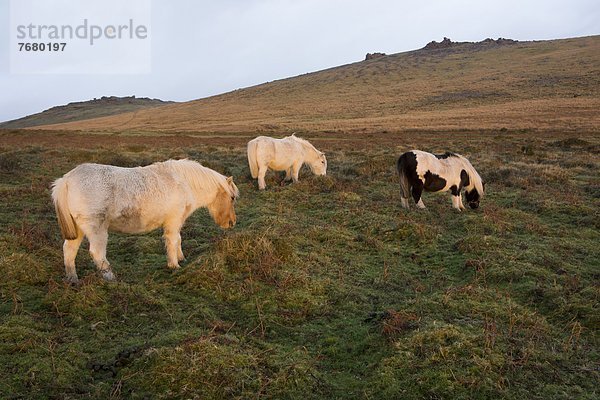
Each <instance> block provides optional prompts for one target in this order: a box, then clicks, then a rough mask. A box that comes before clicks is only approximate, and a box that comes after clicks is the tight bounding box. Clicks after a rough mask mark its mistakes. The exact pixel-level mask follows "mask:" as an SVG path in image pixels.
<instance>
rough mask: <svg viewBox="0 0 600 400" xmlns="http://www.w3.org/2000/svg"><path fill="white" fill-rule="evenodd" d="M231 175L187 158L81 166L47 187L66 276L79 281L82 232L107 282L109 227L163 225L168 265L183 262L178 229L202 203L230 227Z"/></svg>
mask: <svg viewBox="0 0 600 400" xmlns="http://www.w3.org/2000/svg"><path fill="white" fill-rule="evenodd" d="M238 196H239V191H238V189H237V187H236V186H235V184H234V183H233V178H231V177H229V178H226V177H225V176H223V175H221V174H219V173H218V172H216V171H213V170H212V169H209V168H206V167H203V166H202V165H200V164H199V163H197V162H195V161H191V160H168V161H165V162H158V163H155V164H152V165H149V166H147V167H137V168H121V167H114V166H111V165H101V164H81V165H79V166H77V167H76V168H74V169H73V170H71V171H70V172H68V173H66V174H65V175H64V176H63V177H62V178H59V179H57V180H56V181H55V182H54V183H53V185H52V200H53V201H54V206H55V208H56V215H57V217H58V222H59V225H60V230H61V232H62V235H63V237H64V238H65V242H64V245H63V252H64V260H65V270H66V275H67V280H68V281H71V282H73V283H76V282H77V281H78V278H77V272H76V270H75V256H76V255H77V251H78V249H79V246H80V244H81V241H82V240H83V237H84V236H86V237H87V238H88V240H89V242H90V254H91V256H92V258H93V259H94V263H95V264H96V267H97V268H98V270H99V271H100V272H101V273H102V275H103V277H104V278H105V279H106V280H112V279H114V275H113V273H112V271H111V268H110V264H109V263H108V261H107V260H106V244H107V240H108V231H109V230H111V231H116V232H123V233H144V232H149V231H152V230H154V229H157V228H160V227H162V228H163V229H164V237H165V245H166V249H167V258H168V263H167V265H168V267H169V268H178V267H179V261H181V260H183V258H184V257H183V252H182V250H181V235H180V230H181V227H182V226H183V223H184V222H185V220H186V219H187V218H188V217H189V216H190V215H191V214H192V213H193V212H194V211H195V210H196V209H198V208H200V207H206V208H208V211H209V212H210V215H211V216H212V217H213V220H214V221H215V223H217V224H218V225H220V226H221V227H222V228H231V227H233V226H234V225H235V222H236V215H235V209H234V204H235V199H236V198H237V197H238Z"/></svg>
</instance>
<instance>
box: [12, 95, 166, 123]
mask: <svg viewBox="0 0 600 400" xmlns="http://www.w3.org/2000/svg"><path fill="white" fill-rule="evenodd" d="M172 103H173V102H172V101H162V100H159V99H149V98H147V97H144V98H136V97H135V96H131V97H115V96H110V97H101V98H99V99H94V100H89V101H79V102H74V103H69V104H67V105H64V106H57V107H52V108H50V109H48V110H45V111H42V112H40V113H37V114H32V115H28V116H26V117H23V118H19V119H15V120H12V121H7V122H3V123H0V129H20V128H28V127H34V126H38V125H49V124H58V123H65V122H72V121H82V120H86V119H91V118H98V117H105V116H110V115H115V114H122V113H126V112H135V111H138V110H143V109H146V108H154V107H158V106H164V105H166V104H172Z"/></svg>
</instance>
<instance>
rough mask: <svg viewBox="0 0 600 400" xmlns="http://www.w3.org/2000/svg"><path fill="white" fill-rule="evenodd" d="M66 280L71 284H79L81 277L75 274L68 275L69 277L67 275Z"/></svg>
mask: <svg viewBox="0 0 600 400" xmlns="http://www.w3.org/2000/svg"><path fill="white" fill-rule="evenodd" d="M64 280H65V282H66V283H68V284H69V285H73V286H79V278H77V275H75V276H67V277H65V279H64Z"/></svg>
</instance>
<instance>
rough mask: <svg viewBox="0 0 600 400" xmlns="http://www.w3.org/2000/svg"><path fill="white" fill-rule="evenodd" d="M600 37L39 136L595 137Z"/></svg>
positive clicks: (311, 79)
mask: <svg viewBox="0 0 600 400" xmlns="http://www.w3.org/2000/svg"><path fill="white" fill-rule="evenodd" d="M599 64H600V36H593V37H586V38H577V39H567V40H554V41H542V42H523V43H519V44H515V45H511V46H502V47H492V48H481V47H478V46H477V45H469V44H465V45H462V46H458V47H456V48H453V49H450V50H433V51H422V50H419V51H413V52H407V53H400V54H394V55H390V56H387V57H383V58H379V59H376V60H369V61H363V62H358V63H354V64H349V65H345V66H341V67H337V68H331V69H328V70H324V71H320V72H316V73H311V74H306V75H301V76H298V77H294V78H289V79H284V80H279V81H274V82H270V83H266V84H263V85H258V86H254V87H251V88H248V89H243V90H237V91H234V92H230V93H226V94H223V95H219V96H214V97H210V98H206V99H201V100H195V101H190V102H187V103H181V104H175V105H169V106H165V107H161V108H158V109H156V108H155V109H152V110H140V111H137V112H135V113H127V114H121V115H117V116H110V117H105V118H97V119H92V120H87V121H79V122H73V123H66V124H57V125H48V126H43V127H42V128H43V129H60V130H85V131H129V132H156V131H158V132H168V133H176V132H222V133H225V132H227V133H235V132H247V133H249V132H254V133H255V132H282V131H284V132H285V131H317V132H328V131H329V132H331V131H334V132H342V131H343V132H359V133H366V132H382V131H391V132H396V131H406V130H411V129H433V130H442V129H443V130H457V129H458V130H460V129H470V130H476V129H481V128H485V129H501V128H508V129H536V130H547V129H555V130H568V131H574V130H578V131H580V132H581V131H597V129H598V126H600V115H599V114H598V112H597V110H598V109H599V108H600V91H599V88H600V80H599V78H598V73H597V66H598V65H599Z"/></svg>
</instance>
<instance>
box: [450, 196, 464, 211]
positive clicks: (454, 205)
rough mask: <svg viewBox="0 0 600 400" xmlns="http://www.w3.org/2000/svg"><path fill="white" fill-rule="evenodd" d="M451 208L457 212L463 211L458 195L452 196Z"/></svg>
mask: <svg viewBox="0 0 600 400" xmlns="http://www.w3.org/2000/svg"><path fill="white" fill-rule="evenodd" d="M452 208H455V209H457V210H458V211H462V210H464V209H465V207H464V206H463V205H462V201H461V198H460V195H458V196H455V195H452Z"/></svg>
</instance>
